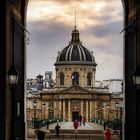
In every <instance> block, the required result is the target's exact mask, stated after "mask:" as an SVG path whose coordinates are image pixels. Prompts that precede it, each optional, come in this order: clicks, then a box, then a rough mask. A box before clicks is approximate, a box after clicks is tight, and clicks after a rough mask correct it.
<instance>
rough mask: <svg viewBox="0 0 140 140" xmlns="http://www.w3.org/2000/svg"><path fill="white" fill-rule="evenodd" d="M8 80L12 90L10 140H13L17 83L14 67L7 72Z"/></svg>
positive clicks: (16, 73)
mask: <svg viewBox="0 0 140 140" xmlns="http://www.w3.org/2000/svg"><path fill="white" fill-rule="evenodd" d="M8 78H9V83H10V88H11V90H12V131H11V133H12V134H11V136H12V139H15V131H14V129H15V128H14V126H15V93H14V90H15V87H16V86H17V83H18V72H17V71H16V69H15V67H14V66H12V67H11V68H10V70H9V71H8Z"/></svg>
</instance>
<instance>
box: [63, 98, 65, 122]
mask: <svg viewBox="0 0 140 140" xmlns="http://www.w3.org/2000/svg"><path fill="white" fill-rule="evenodd" d="M65 114H66V113H65V100H63V121H65V119H66V117H65Z"/></svg>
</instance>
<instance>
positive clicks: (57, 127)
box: [55, 124, 60, 137]
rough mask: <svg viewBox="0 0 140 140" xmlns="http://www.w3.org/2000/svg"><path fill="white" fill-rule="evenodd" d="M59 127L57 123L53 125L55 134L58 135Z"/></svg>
mask: <svg viewBox="0 0 140 140" xmlns="http://www.w3.org/2000/svg"><path fill="white" fill-rule="evenodd" d="M59 129H60V126H59V125H58V124H57V125H56V126H55V131H56V136H57V137H59Z"/></svg>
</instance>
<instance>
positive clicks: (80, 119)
mask: <svg viewBox="0 0 140 140" xmlns="http://www.w3.org/2000/svg"><path fill="white" fill-rule="evenodd" d="M79 122H80V125H81V123H82V116H81V115H79Z"/></svg>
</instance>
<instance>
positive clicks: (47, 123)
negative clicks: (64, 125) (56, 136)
mask: <svg viewBox="0 0 140 140" xmlns="http://www.w3.org/2000/svg"><path fill="white" fill-rule="evenodd" d="M46 125H47V129H49V120H47V121H46Z"/></svg>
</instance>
